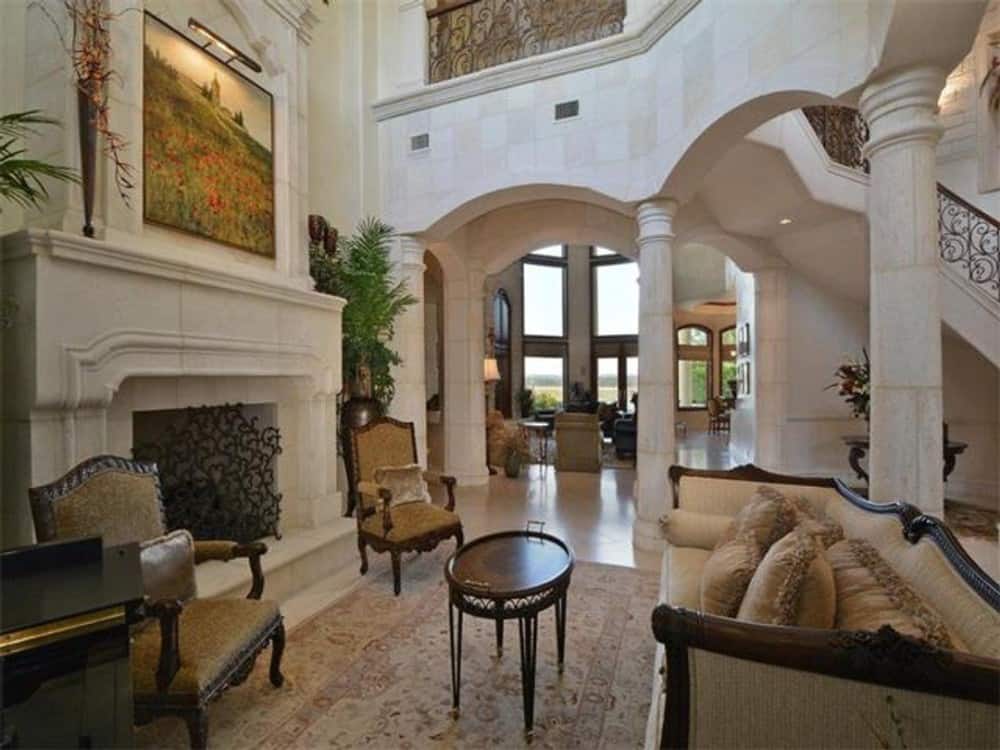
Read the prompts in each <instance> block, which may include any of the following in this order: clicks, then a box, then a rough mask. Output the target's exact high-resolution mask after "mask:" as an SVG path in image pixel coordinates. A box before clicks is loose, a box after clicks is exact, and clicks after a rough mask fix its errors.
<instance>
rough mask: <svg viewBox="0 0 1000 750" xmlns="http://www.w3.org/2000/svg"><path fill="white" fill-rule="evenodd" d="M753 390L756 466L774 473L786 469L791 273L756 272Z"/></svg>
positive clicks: (751, 374) (777, 271) (780, 271)
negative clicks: (789, 284) (789, 287)
mask: <svg viewBox="0 0 1000 750" xmlns="http://www.w3.org/2000/svg"><path fill="white" fill-rule="evenodd" d="M750 357H751V362H752V363H753V367H751V368H750V389H751V392H752V393H753V406H754V412H755V417H756V427H755V429H754V459H753V460H754V463H756V464H757V465H758V466H761V467H763V468H765V469H770V470H771V471H778V472H780V471H783V470H785V469H786V468H787V467H786V466H785V451H784V440H785V415H786V403H787V397H788V389H789V377H790V375H789V370H788V272H787V271H786V270H785V269H783V268H773V269H772V268H769V269H764V270H760V271H756V272H755V273H754V323H753V324H751V326H750Z"/></svg>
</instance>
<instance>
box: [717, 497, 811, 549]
mask: <svg viewBox="0 0 1000 750" xmlns="http://www.w3.org/2000/svg"><path fill="white" fill-rule="evenodd" d="M795 522H796V515H795V506H794V505H793V504H792V503H791V501H790V500H789V499H788V498H786V497H785V496H784V495H783V494H782V493H781V492H779V491H778V490H776V489H775V488H774V487H770V486H768V485H765V484H762V485H760V486H759V487H758V488H757V490H756V491H755V492H754V494H753V496H752V497H751V498H750V501H749V502H748V503H747V504H746V505H744V506H743V507H742V508H741V509H740V511H739V512H738V513H737V514H736V515H735V516H733V521H732V524H731V525H730V527H729V529H728V530H727V531H726V532H725V533H724V534H723V535H722V538H721V539H720V540H719V546H721V545H722V544H725V543H726V542H728V541H730V540H731V539H735V538H736V537H738V536H740V535H741V534H743V533H748V534H750V535H751V536H752V537H753V538H754V539H755V540H756V541H757V544H758V545H759V546H760V547H761V555H763V554H764V552H766V551H767V550H768V548H769V547H770V546H771V545H772V544H774V543H775V542H776V541H778V540H779V539H781V537H783V536H784V535H785V534H787V533H788V532H789V531H791V530H792V529H793V528H795Z"/></svg>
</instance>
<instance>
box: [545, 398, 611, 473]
mask: <svg viewBox="0 0 1000 750" xmlns="http://www.w3.org/2000/svg"><path fill="white" fill-rule="evenodd" d="M602 450H603V444H602V442H601V420H600V417H598V416H597V414H588V413H571V412H563V413H562V414H557V415H556V471H588V472H598V471H600V470H601V453H602Z"/></svg>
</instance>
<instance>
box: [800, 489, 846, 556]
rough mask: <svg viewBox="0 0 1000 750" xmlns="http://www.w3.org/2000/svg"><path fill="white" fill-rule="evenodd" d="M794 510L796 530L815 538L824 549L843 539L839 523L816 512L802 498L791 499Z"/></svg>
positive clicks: (842, 531)
mask: <svg viewBox="0 0 1000 750" xmlns="http://www.w3.org/2000/svg"><path fill="white" fill-rule="evenodd" d="M791 502H792V505H793V507H794V508H795V519H796V528H800V529H803V530H804V531H806V532H807V533H808V534H809V535H810V536H814V537H816V538H817V539H818V540H819V541H820V543H821V544H822V545H823V546H824V547H829V546H831V545H833V544H836V543H837V542H839V541H840V540H841V539H843V538H844V529H843V527H841V525H840V524H839V523H837V522H836V521H834V520H832V519H830V518H828V517H827V515H826V514H825V513H823V512H822V511H818V510H816V509H815V508H814V507H813V505H812V503H810V502H809V501H808V500H806V499H805V498H804V497H795V498H792V501H791Z"/></svg>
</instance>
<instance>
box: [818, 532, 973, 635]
mask: <svg viewBox="0 0 1000 750" xmlns="http://www.w3.org/2000/svg"><path fill="white" fill-rule="evenodd" d="M826 554H827V559H828V560H829V561H830V565H831V567H832V568H833V575H834V579H835V581H836V584H837V619H836V627H838V628H840V629H843V630H871V631H875V630H878V629H879V628H880V627H882V626H883V625H891V626H892V627H893V628H894V629H895V630H896V631H897V632H899V633H901V634H903V635H908V636H911V637H913V638H918V639H920V640H922V641H926V642H927V643H929V644H931V645H932V646H937V647H939V648H947V649H957V650H960V651H965V650H967V648H966V646H965V645H964V644H963V643H961V641H960V640H959V639H958V638H957V637H956V636H955V635H954V634H953V633H951V632H949V630H948V627H947V626H946V625H945V622H944V619H943V618H942V617H941V615H940V614H938V613H937V612H936V611H934V610H933V609H932V608H931V607H930V606H928V605H927V604H926V603H925V602H924V601H923V600H922V599H921V598H920V597H919V596H918V595H917V593H916V592H915V591H914V590H913V589H912V588H910V586H909V585H908V584H907V583H906V582H905V581H904V580H903V579H902V578H900V576H899V574H898V573H896V571H895V570H893V569H892V566H890V565H889V563H887V562H886V561H885V559H884V558H883V557H882V556H881V555H880V554H879V553H878V550H876V549H875V547H873V546H872V545H871V544H870V543H869V542H867V541H865V540H863V539H845V540H844V541H841V542H837V543H836V544H834V545H833V546H832V547H830V549H828V550H827V551H826Z"/></svg>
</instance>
